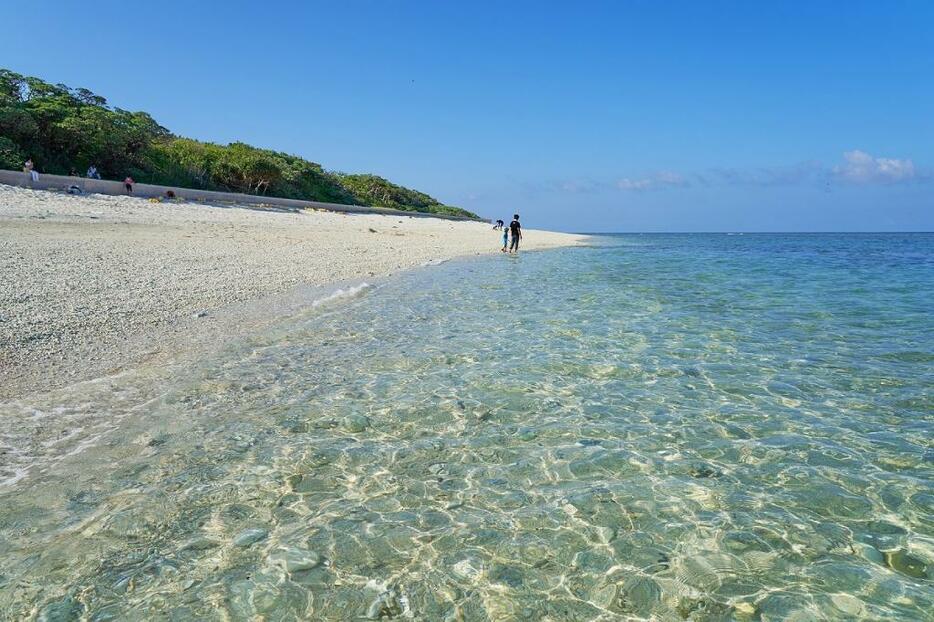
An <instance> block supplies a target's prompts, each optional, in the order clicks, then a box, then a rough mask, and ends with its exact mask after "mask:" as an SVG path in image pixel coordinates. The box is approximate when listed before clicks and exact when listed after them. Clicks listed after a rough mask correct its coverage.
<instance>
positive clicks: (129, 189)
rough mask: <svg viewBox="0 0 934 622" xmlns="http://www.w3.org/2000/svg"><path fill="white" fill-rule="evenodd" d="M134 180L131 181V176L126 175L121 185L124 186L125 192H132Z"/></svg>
mask: <svg viewBox="0 0 934 622" xmlns="http://www.w3.org/2000/svg"><path fill="white" fill-rule="evenodd" d="M135 183H136V182H135V181H133V178H132V177H130V176H129V175H127V176H126V179H124V180H123V185H124V186H126V193H127V194H133V184H135Z"/></svg>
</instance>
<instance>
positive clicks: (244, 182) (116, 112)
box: [0, 69, 476, 218]
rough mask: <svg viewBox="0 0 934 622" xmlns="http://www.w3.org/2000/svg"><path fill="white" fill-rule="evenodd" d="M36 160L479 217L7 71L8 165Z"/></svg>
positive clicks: (3, 120) (3, 160)
mask: <svg viewBox="0 0 934 622" xmlns="http://www.w3.org/2000/svg"><path fill="white" fill-rule="evenodd" d="M27 158H32V160H33V162H34V163H35V165H36V167H37V168H38V169H39V170H41V171H45V172H48V173H58V174H68V173H69V172H71V170H76V171H79V172H84V171H85V170H87V168H88V166H90V165H91V164H93V165H95V166H96V167H97V169H98V171H99V172H100V174H101V175H102V176H103V177H105V178H111V179H123V178H124V177H125V176H127V175H131V176H132V177H133V178H134V179H136V181H138V182H143V183H152V184H163V185H167V186H180V187H186V188H201V189H205V190H223V191H233V192H244V193H249V194H264V195H268V196H276V197H286V198H292V199H305V200H309V201H324V202H328V203H342V204H346V205H351V204H353V205H367V206H378V207H391V208H395V209H400V210H408V211H417V212H428V213H435V214H448V215H456V216H467V217H472V218H476V215H475V214H473V213H471V212H468V211H467V210H463V209H461V208H458V207H452V206H449V205H443V204H442V203H441V202H440V201H438V200H437V199H435V198H434V197H431V196H429V195H427V194H425V193H423V192H418V191H417V190H412V189H409V188H405V187H402V186H398V185H396V184H393V183H391V182H389V181H387V180H386V179H383V178H382V177H378V176H376V175H368V174H353V175H349V174H344V173H337V172H333V171H328V170H325V169H324V168H323V167H322V166H321V165H320V164H317V163H315V162H309V161H308V160H305V159H304V158H300V157H298V156H294V155H290V154H287V153H281V152H278V151H272V150H269V149H260V148H258V147H253V146H252V145H247V144H245V143H240V142H236V143H231V144H229V145H219V144H215V143H208V142H202V141H199V140H195V139H192V138H185V137H181V136H176V135H174V134H172V133H171V132H170V131H169V130H168V129H166V128H164V127H162V126H161V125H159V124H158V123H157V122H156V121H155V120H154V119H153V118H152V117H151V116H150V115H149V114H147V113H145V112H130V111H127V110H122V109H120V108H116V107H113V106H110V105H109V104H108V103H107V100H106V99H104V98H103V97H101V96H99V95H96V94H95V93H93V92H91V91H89V90H88V89H84V88H78V89H72V88H69V87H68V86H65V85H64V84H49V83H47V82H44V81H43V80H40V79H39V78H34V77H30V76H22V75H20V74H18V73H14V72H12V71H9V70H6V69H0V168H6V169H14V170H15V169H19V168H20V167H22V165H23V162H24V161H25V160H26V159H27Z"/></svg>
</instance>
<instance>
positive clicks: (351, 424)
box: [341, 415, 370, 433]
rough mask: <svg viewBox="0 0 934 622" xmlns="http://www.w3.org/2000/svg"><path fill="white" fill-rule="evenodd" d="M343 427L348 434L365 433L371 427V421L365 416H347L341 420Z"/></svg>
mask: <svg viewBox="0 0 934 622" xmlns="http://www.w3.org/2000/svg"><path fill="white" fill-rule="evenodd" d="M341 426H342V427H343V428H344V430H346V431H347V432H352V433H357V432H363V431H364V430H366V429H367V428H369V427H370V419H369V417H365V416H363V415H347V416H346V417H344V418H343V419H342V420H341Z"/></svg>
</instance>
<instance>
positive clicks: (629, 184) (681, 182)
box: [616, 171, 689, 190]
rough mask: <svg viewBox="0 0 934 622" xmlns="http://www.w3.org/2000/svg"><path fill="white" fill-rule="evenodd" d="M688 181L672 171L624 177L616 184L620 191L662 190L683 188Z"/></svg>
mask: <svg viewBox="0 0 934 622" xmlns="http://www.w3.org/2000/svg"><path fill="white" fill-rule="evenodd" d="M687 185H689V184H688V180H687V179H685V178H684V177H683V176H681V175H679V174H678V173H674V172H672V171H659V172H658V173H655V174H653V175H649V176H647V177H638V178H635V179H633V178H632V177H623V178H622V179H620V180H619V181H617V182H616V187H617V188H619V189H620V190H658V189H660V188H683V187H685V186H687Z"/></svg>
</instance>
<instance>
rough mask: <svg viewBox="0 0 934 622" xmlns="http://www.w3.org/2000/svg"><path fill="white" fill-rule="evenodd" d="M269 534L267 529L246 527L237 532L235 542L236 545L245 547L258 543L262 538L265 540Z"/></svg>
mask: <svg viewBox="0 0 934 622" xmlns="http://www.w3.org/2000/svg"><path fill="white" fill-rule="evenodd" d="M267 535H269V532H268V531H266V530H265V529H259V528H257V529H245V530H243V531H241V532H240V533H239V534H237V537H236V538H234V541H233V544H234V546H239V547H242V548H245V547H248V546H252V545H254V544H256V543H257V542H259V541H260V540H264V539H265V538H266V536H267Z"/></svg>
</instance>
